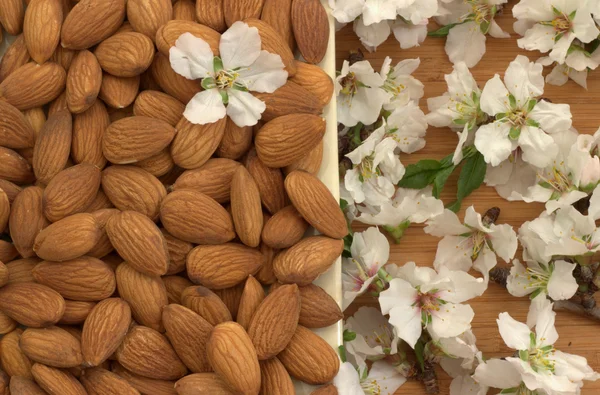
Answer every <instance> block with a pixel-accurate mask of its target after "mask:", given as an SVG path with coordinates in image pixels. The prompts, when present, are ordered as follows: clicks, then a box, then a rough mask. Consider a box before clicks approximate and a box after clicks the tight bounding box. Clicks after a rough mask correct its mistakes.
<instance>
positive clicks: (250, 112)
mask: <svg viewBox="0 0 600 395" xmlns="http://www.w3.org/2000/svg"><path fill="white" fill-rule="evenodd" d="M227 93H229V104H228V105H227V115H229V118H231V120H232V121H233V122H234V123H235V124H236V125H237V126H239V127H241V128H242V127H244V126H254V125H256V124H257V123H258V120H259V119H260V118H261V116H262V113H263V112H264V111H265V110H266V108H267V106H266V105H265V103H264V102H263V101H262V100H260V99H257V98H256V97H254V96H252V95H251V94H250V93H248V92H242V91H238V90H235V89H229V90H228V91H227Z"/></svg>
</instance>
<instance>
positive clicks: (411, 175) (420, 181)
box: [398, 159, 442, 189]
mask: <svg viewBox="0 0 600 395" xmlns="http://www.w3.org/2000/svg"><path fill="white" fill-rule="evenodd" d="M441 168H442V164H441V163H440V162H438V161H437V160H432V159H424V160H422V161H419V162H417V163H415V164H412V165H409V166H407V167H406V172H405V173H404V177H403V178H402V179H401V180H400V182H399V183H398V186H399V187H401V188H410V189H423V188H425V187H426V186H428V185H429V184H431V183H432V182H433V180H434V178H435V176H436V175H437V173H438V171H439V170H440V169H441Z"/></svg>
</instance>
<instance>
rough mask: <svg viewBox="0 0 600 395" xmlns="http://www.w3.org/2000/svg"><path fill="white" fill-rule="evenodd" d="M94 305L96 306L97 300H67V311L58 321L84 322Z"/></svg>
mask: <svg viewBox="0 0 600 395" xmlns="http://www.w3.org/2000/svg"><path fill="white" fill-rule="evenodd" d="M94 306H96V303H95V302H79V301H75V300H65V313H64V314H63V316H62V318H61V319H60V321H58V323H59V324H63V325H80V324H83V322H84V321H85V319H86V318H87V317H88V315H89V314H90V312H91V311H92V309H93V308H94Z"/></svg>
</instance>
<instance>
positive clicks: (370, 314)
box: [344, 306, 400, 361]
mask: <svg viewBox="0 0 600 395" xmlns="http://www.w3.org/2000/svg"><path fill="white" fill-rule="evenodd" d="M344 329H345V330H347V331H350V332H352V333H354V334H355V335H356V338H355V339H354V340H352V341H348V342H345V346H346V351H347V352H349V353H350V354H352V355H353V356H354V357H355V359H356V360H358V361H361V360H362V361H364V360H366V359H368V360H371V361H376V360H379V359H382V358H384V357H386V356H388V355H394V354H396V353H397V352H398V342H399V340H400V339H398V336H396V333H395V332H394V327H392V326H391V325H390V323H389V322H388V321H387V319H386V318H385V317H384V316H383V315H382V314H381V311H379V310H378V309H376V308H374V307H364V306H363V307H361V308H359V309H358V310H357V311H356V313H354V315H353V316H352V317H349V318H348V319H347V320H346V323H345V325H344Z"/></svg>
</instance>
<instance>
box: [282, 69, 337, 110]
mask: <svg viewBox="0 0 600 395" xmlns="http://www.w3.org/2000/svg"><path fill="white" fill-rule="evenodd" d="M295 64H296V68H297V71H296V74H295V75H294V77H292V78H291V79H290V82H293V83H295V84H297V85H300V86H301V87H303V88H304V89H306V90H307V91H309V92H310V93H312V94H313V95H314V96H315V97H316V98H317V99H318V100H319V105H320V107H321V108H323V107H325V106H326V105H328V104H329V102H330V101H331V98H332V97H333V92H334V85H333V80H332V79H331V77H330V76H329V74H327V73H326V72H325V71H324V70H323V69H322V68H320V67H319V66H315V65H313V64H309V63H305V62H302V61H299V60H296V61H295Z"/></svg>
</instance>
